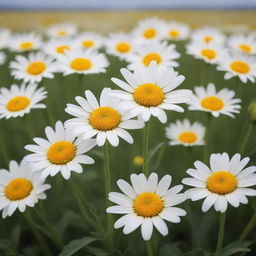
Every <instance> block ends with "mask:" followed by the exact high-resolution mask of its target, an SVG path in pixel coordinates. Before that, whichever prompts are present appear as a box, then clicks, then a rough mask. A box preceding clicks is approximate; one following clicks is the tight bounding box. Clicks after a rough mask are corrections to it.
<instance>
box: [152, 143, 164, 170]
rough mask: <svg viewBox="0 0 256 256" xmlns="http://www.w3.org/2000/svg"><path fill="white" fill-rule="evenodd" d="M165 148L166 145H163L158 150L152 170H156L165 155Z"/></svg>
mask: <svg viewBox="0 0 256 256" xmlns="http://www.w3.org/2000/svg"><path fill="white" fill-rule="evenodd" d="M166 148H167V144H163V146H162V147H161V149H160V150H159V152H158V154H157V158H156V163H155V166H154V169H157V168H158V167H159V165H160V163H161V161H162V159H163V157H164V153H165V150H166Z"/></svg>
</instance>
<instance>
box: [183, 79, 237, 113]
mask: <svg viewBox="0 0 256 256" xmlns="http://www.w3.org/2000/svg"><path fill="white" fill-rule="evenodd" d="M234 95H235V92H234V91H231V90H228V89H227V88H224V89H221V90H220V91H219V92H217V91H216V88H215V85H214V84H213V83H209V84H208V86H207V88H204V87H202V86H197V87H195V94H193V95H192V96H191V101H189V102H188V104H189V110H199V111H205V112H210V113H211V114H212V115H213V116H214V117H219V115H220V114H224V115H227V116H230V117H233V118H234V114H237V113H239V112H240V108H241V106H240V105H239V104H238V103H240V102H241V100H240V99H234Z"/></svg>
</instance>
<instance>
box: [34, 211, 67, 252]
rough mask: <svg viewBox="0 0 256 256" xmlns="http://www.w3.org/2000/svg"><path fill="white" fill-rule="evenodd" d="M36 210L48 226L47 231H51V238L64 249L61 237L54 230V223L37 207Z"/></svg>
mask: <svg viewBox="0 0 256 256" xmlns="http://www.w3.org/2000/svg"><path fill="white" fill-rule="evenodd" d="M34 212H35V213H36V215H37V216H38V218H39V219H40V220H41V221H42V222H43V224H44V225H45V227H46V228H47V231H48V232H49V234H50V236H51V239H52V240H53V242H54V243H55V245H56V246H57V247H58V248H59V249H62V247H63V244H62V242H61V240H60V239H59V237H58V236H57V235H56V232H55V231H54V230H53V228H52V225H51V224H50V223H49V222H48V220H47V218H46V217H45V215H44V214H42V213H41V212H40V211H38V210H37V209H36V208H34Z"/></svg>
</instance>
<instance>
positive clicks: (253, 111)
mask: <svg viewBox="0 0 256 256" xmlns="http://www.w3.org/2000/svg"><path fill="white" fill-rule="evenodd" d="M248 112H249V114H250V119H251V121H252V122H253V123H256V101H255V100H254V101H252V102H251V103H250V105H249V107H248Z"/></svg>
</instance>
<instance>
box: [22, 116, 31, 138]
mask: <svg viewBox="0 0 256 256" xmlns="http://www.w3.org/2000/svg"><path fill="white" fill-rule="evenodd" d="M23 123H24V127H25V130H26V132H27V134H28V137H29V139H30V140H33V138H34V133H33V131H32V129H31V126H30V123H29V119H28V115H26V114H25V115H24V116H23Z"/></svg>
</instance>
